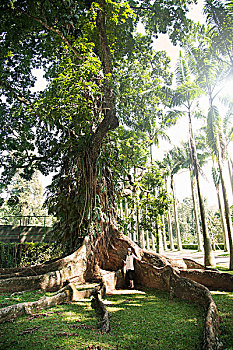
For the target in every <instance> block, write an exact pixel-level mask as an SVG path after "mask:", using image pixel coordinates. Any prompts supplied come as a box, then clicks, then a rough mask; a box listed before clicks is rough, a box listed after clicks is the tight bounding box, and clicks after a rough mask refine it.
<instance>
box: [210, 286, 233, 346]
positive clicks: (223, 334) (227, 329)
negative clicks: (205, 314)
mask: <svg viewBox="0 0 233 350" xmlns="http://www.w3.org/2000/svg"><path fill="white" fill-rule="evenodd" d="M211 294H212V296H213V299H214V301H215V303H216V305H217V307H218V311H219V315H220V329H219V330H220V335H219V338H220V340H221V342H222V343H223V349H224V350H233V293H232V292H231V293H227V292H211Z"/></svg>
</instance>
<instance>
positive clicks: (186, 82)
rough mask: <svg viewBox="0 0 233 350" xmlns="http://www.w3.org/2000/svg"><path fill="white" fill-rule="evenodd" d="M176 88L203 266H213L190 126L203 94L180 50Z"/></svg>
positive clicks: (176, 103)
mask: <svg viewBox="0 0 233 350" xmlns="http://www.w3.org/2000/svg"><path fill="white" fill-rule="evenodd" d="M176 80H177V85H178V87H177V89H176V91H175V93H174V95H173V98H172V100H171V106H182V107H183V110H185V112H186V115H187V116H188V123H189V150H190V160H191V169H192V173H193V174H194V176H195V178H196V184H197V192H198V199H199V206H200V216H201V224H202V232H203V240H204V262H205V266H215V259H214V254H213V250H212V246H211V239H210V235H209V232H208V227H207V223H206V215H205V208H204V201H203V197H202V193H201V189H200V170H201V169H200V166H199V163H198V159H197V152H196V145H195V139H194V134H193V127H192V115H193V114H194V115H195V113H194V111H195V107H196V100H197V98H198V97H200V96H201V95H202V94H203V90H202V89H201V88H200V87H199V86H198V85H197V83H196V81H193V77H192V72H191V70H190V67H189V66H188V64H187V62H186V61H185V59H184V58H183V56H182V54H181V52H180V56H179V60H178V64H177V67H176Z"/></svg>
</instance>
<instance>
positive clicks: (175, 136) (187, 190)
mask: <svg viewBox="0 0 233 350" xmlns="http://www.w3.org/2000/svg"><path fill="white" fill-rule="evenodd" d="M203 3H204V1H203V0H199V1H198V4H197V5H192V6H191V8H190V12H189V18H191V19H193V20H194V21H196V22H200V23H204V22H205V17H204V16H203V13H202V8H203ZM154 47H155V49H156V50H165V51H166V52H167V54H168V55H169V56H170V57H171V66H172V67H174V66H175V64H176V60H177V58H178V55H179V50H180V48H179V46H176V47H175V46H173V45H172V43H171V41H170V40H169V38H168V35H166V34H162V35H159V38H158V39H157V40H155V43H154ZM204 104H205V101H204ZM194 126H195V128H196V129H198V128H199V127H200V125H198V124H197V122H196V123H195V124H194ZM195 128H194V129H195ZM167 134H168V136H169V137H170V139H171V143H172V144H169V143H167V142H165V141H164V140H161V141H160V144H159V146H160V147H159V149H154V158H155V159H159V160H161V159H162V158H163V154H165V153H166V152H167V151H168V150H169V149H171V148H172V147H173V145H176V146H179V145H180V143H181V142H182V141H184V142H186V141H188V122H187V120H186V118H182V119H180V120H179V121H178V122H177V124H176V125H175V126H174V127H172V128H171V129H169V130H168V132H167ZM211 166H212V165H211V162H209V163H208V164H207V165H206V166H204V167H203V172H204V173H205V175H206V177H207V178H208V179H211V178H212V175H211ZM225 179H226V181H227V186H228V188H230V181H229V176H228V173H227V171H225ZM174 180H175V186H176V192H177V197H178V200H179V201H180V202H181V201H182V200H183V199H184V198H185V197H191V185H190V179H189V173H188V170H187V171H184V170H183V171H181V172H180V173H179V174H177V175H175V177H174ZM201 189H202V193H203V196H204V197H206V199H207V201H208V204H209V206H210V207H215V208H216V207H217V205H218V204H217V195H216V190H215V186H214V184H213V182H212V181H211V180H210V181H206V180H205V179H204V178H203V177H202V178H201ZM229 193H230V196H229V197H230V198H229V202H230V203H231V204H232V201H231V199H232V196H231V191H229Z"/></svg>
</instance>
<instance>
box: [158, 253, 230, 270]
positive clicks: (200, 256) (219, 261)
mask: <svg viewBox="0 0 233 350" xmlns="http://www.w3.org/2000/svg"><path fill="white" fill-rule="evenodd" d="M162 255H163V256H165V257H167V258H177V259H179V258H189V259H193V260H195V261H196V262H198V263H200V264H204V253H202V252H198V251H197V250H186V249H184V250H182V251H173V252H172V251H166V252H164V253H163V254H162ZM214 256H215V260H216V265H217V266H221V267H227V268H228V267H229V264H230V258H229V254H227V253H226V252H224V251H223V250H217V251H214Z"/></svg>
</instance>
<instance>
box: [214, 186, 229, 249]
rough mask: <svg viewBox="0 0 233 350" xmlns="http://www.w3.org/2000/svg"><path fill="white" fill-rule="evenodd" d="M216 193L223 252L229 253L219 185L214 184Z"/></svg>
mask: <svg viewBox="0 0 233 350" xmlns="http://www.w3.org/2000/svg"><path fill="white" fill-rule="evenodd" d="M216 192H217V197H218V207H219V213H220V219H221V225H222V233H223V243H224V250H225V252H228V251H229V241H228V234H227V226H226V220H225V217H224V212H223V208H222V202H221V197H220V191H219V184H216Z"/></svg>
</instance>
